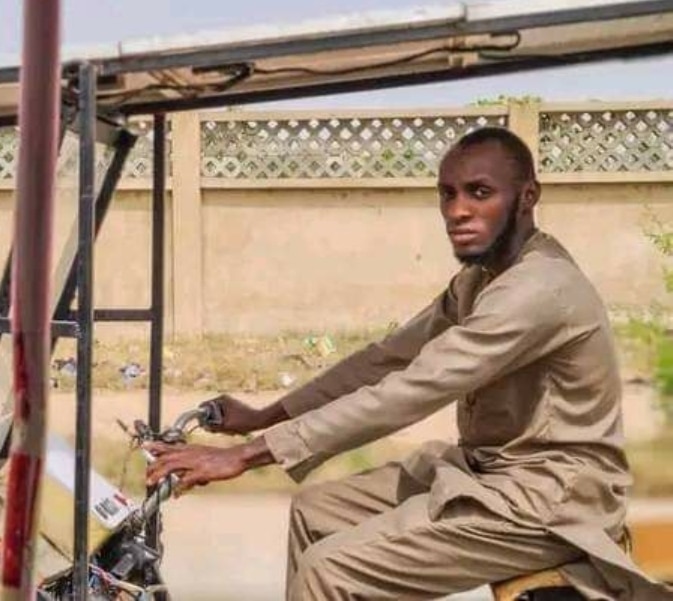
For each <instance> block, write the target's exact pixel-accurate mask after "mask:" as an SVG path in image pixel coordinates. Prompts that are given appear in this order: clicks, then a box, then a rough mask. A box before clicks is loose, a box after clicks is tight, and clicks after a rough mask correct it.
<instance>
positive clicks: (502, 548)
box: [287, 463, 579, 601]
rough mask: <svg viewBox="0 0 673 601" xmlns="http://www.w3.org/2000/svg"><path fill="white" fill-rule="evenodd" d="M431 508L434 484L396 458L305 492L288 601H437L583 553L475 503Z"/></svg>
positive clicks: (293, 528) (295, 527) (297, 511)
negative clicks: (436, 511) (440, 510)
mask: <svg viewBox="0 0 673 601" xmlns="http://www.w3.org/2000/svg"><path fill="white" fill-rule="evenodd" d="M427 506H428V490H427V489H426V488H424V487H423V486H421V485H420V484H419V483H418V482H416V481H414V480H413V479H412V478H411V476H409V475H408V474H407V473H406V472H405V471H404V470H403V469H402V467H401V466H400V465H399V464H396V463H393V464H388V465H385V466H383V467H381V468H377V469H375V470H372V471H369V472H365V473H363V474H358V475H356V476H351V477H349V478H346V479H344V480H340V481H336V482H329V483H326V484H319V485H317V486H313V487H309V488H307V489H305V490H304V491H302V492H300V493H299V494H298V495H297V496H296V497H295V498H294V500H293V503H292V507H291V510H290V511H291V515H290V533H289V550H288V571H287V599H288V601H323V600H325V601H336V600H344V601H345V600H350V601H353V600H368V601H369V600H372V601H373V600H383V599H391V600H393V599H394V600H396V601H402V600H412V599H435V598H437V597H441V596H443V595H448V594H451V593H457V592H460V591H465V590H469V589H472V588H475V587H478V586H481V585H483V584H486V583H490V582H494V581H498V580H503V579H506V578H510V577H513V576H516V575H519V574H522V573H526V572H531V571H535V570H539V569H544V568H547V567H551V566H556V565H560V564H563V563H567V562H569V561H573V560H575V559H577V558H578V557H579V553H578V551H577V550H575V549H573V548H572V547H571V546H569V545H567V544H566V543H564V542H563V541H561V540H559V539H555V538H553V537H552V536H551V535H549V534H548V533H546V532H545V531H543V530H542V529H535V528H524V527H521V526H519V525H516V524H513V523H510V522H508V521H507V520H505V519H503V518H502V517H500V516H498V515H496V514H494V513H491V512H490V511H489V510H487V509H486V508H484V507H482V506H481V505H480V504H479V503H477V502H475V501H473V500H470V499H467V498H466V499H464V500H458V501H453V502H452V503H450V504H449V506H448V507H447V509H446V510H445V512H444V514H443V515H442V516H441V517H440V519H438V520H436V521H431V520H430V519H429V517H428V510H427Z"/></svg>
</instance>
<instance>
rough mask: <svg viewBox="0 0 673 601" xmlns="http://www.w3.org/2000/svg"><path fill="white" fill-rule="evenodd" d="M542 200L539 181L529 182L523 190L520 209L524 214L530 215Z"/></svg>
mask: <svg viewBox="0 0 673 601" xmlns="http://www.w3.org/2000/svg"><path fill="white" fill-rule="evenodd" d="M538 200H540V183H539V182H538V181H537V180H529V181H527V182H526V183H525V184H524V185H523V187H522V188H521V196H520V200H519V203H520V204H519V207H520V209H521V212H522V213H530V212H531V211H532V210H533V208H534V207H535V205H536V204H537V201H538Z"/></svg>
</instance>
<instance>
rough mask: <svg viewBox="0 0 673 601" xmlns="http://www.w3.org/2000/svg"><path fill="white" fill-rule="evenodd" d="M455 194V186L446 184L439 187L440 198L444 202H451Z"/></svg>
mask: <svg viewBox="0 0 673 601" xmlns="http://www.w3.org/2000/svg"><path fill="white" fill-rule="evenodd" d="M455 196H456V191H455V190H454V189H453V188H448V187H446V186H442V187H440V188H439V199H440V200H441V201H442V202H449V201H450V200H453V199H454V198H455Z"/></svg>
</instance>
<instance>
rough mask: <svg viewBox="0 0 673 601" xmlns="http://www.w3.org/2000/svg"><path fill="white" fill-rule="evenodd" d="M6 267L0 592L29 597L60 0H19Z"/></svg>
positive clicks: (41, 446) (42, 427)
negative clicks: (10, 416) (10, 351)
mask: <svg viewBox="0 0 673 601" xmlns="http://www.w3.org/2000/svg"><path fill="white" fill-rule="evenodd" d="M23 18H24V22H23V36H24V37H23V57H22V58H23V60H22V64H21V101H20V109H19V128H20V134H19V135H20V138H19V139H20V145H19V163H18V176H17V196H16V210H15V222H14V226H15V228H14V263H13V266H12V269H13V271H12V309H11V310H12V336H13V344H14V357H13V359H14V397H15V405H14V407H15V409H14V430H13V439H12V451H11V457H10V464H9V479H8V483H7V505H6V515H5V533H4V537H3V541H2V542H3V551H2V598H3V599H4V600H5V601H9V600H10V599H11V600H15V599H16V600H21V601H26V600H28V599H33V598H34V597H35V590H34V589H35V585H34V564H35V557H36V555H35V546H36V541H37V526H38V509H39V498H40V480H41V475H42V471H43V464H44V460H43V459H44V450H45V434H46V401H47V396H48V392H49V386H48V383H49V371H48V370H49V340H50V320H51V316H50V315H49V291H50V273H51V239H52V214H53V205H54V180H55V177H56V159H57V154H58V131H59V114H60V67H59V39H60V5H59V0H24V17H23Z"/></svg>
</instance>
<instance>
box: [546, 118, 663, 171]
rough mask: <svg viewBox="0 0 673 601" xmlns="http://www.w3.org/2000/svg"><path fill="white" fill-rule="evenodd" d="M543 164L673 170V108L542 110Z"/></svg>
mask: <svg viewBox="0 0 673 601" xmlns="http://www.w3.org/2000/svg"><path fill="white" fill-rule="evenodd" d="M539 140H540V146H539V152H540V168H541V170H542V171H544V172H548V173H561V172H577V171H593V172H595V171H670V170H673V110H671V109H660V110H638V111H611V110H605V111H596V112H554V113H551V112H550V113H540V138H539Z"/></svg>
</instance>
